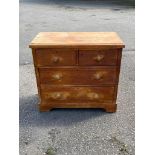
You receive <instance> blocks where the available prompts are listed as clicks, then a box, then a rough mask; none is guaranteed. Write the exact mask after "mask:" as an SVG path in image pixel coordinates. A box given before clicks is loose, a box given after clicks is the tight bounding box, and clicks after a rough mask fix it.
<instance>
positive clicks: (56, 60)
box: [52, 57, 61, 63]
mask: <svg viewBox="0 0 155 155" xmlns="http://www.w3.org/2000/svg"><path fill="white" fill-rule="evenodd" d="M60 60H61V59H60V58H59V57H53V58H52V61H53V62H54V63H58V62H60Z"/></svg>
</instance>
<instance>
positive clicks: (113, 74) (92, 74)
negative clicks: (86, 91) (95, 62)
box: [39, 67, 118, 85]
mask: <svg viewBox="0 0 155 155" xmlns="http://www.w3.org/2000/svg"><path fill="white" fill-rule="evenodd" d="M39 75H40V82H41V83H42V84H55V85H102V84H116V83H117V81H118V79H117V77H118V76H117V67H102V68H94V69H93V68H78V69H77V68H64V69H62V68H59V69H58V68H39Z"/></svg>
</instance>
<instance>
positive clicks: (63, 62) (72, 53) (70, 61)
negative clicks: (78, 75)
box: [36, 49, 76, 66]
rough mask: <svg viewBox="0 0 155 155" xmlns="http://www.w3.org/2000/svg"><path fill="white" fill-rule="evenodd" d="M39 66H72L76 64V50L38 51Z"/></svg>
mask: <svg viewBox="0 0 155 155" xmlns="http://www.w3.org/2000/svg"><path fill="white" fill-rule="evenodd" d="M36 61H37V63H36V64H37V66H70V65H71V66H72V65H75V64H76V50H71V49H68V50H64V49H63V50H61V49H37V50H36Z"/></svg>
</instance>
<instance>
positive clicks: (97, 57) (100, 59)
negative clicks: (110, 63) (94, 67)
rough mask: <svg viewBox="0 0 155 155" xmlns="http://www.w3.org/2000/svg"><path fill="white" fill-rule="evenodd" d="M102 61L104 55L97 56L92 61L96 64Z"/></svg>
mask: <svg viewBox="0 0 155 155" xmlns="http://www.w3.org/2000/svg"><path fill="white" fill-rule="evenodd" d="M103 59H104V55H97V56H96V57H94V60H95V61H97V62H101V61H102V60H103Z"/></svg>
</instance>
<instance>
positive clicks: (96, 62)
mask: <svg viewBox="0 0 155 155" xmlns="http://www.w3.org/2000/svg"><path fill="white" fill-rule="evenodd" d="M116 64H117V49H110V50H80V51H79V65H93V66H102V65H116Z"/></svg>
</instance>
